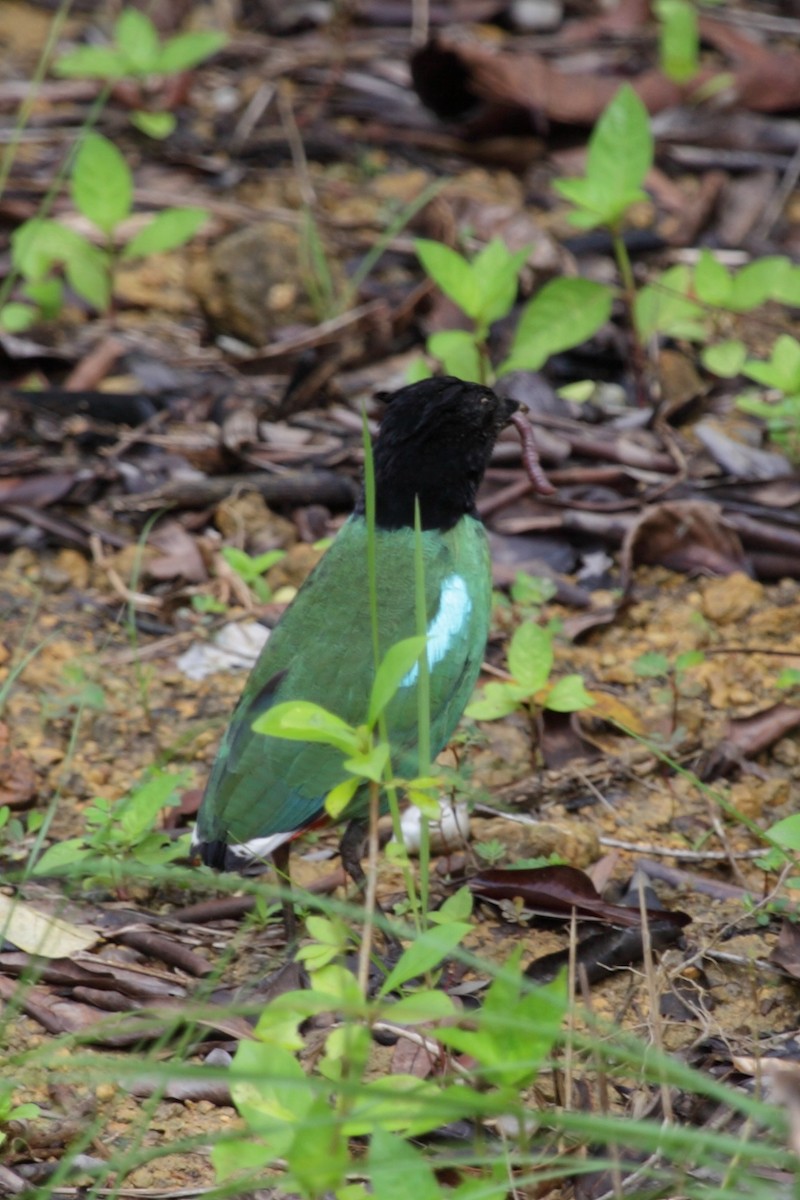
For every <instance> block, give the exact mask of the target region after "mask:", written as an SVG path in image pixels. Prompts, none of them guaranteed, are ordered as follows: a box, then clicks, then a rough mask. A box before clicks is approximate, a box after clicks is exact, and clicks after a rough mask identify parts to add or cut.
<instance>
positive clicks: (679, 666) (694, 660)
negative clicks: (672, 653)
mask: <svg viewBox="0 0 800 1200" xmlns="http://www.w3.org/2000/svg"><path fill="white" fill-rule="evenodd" d="M705 661H706V656H705V654H704V653H703V651H702V650H684V652H683V654H679V655H678V657H677V658H676V659H675V674H676V675H679V674H681V673H682V672H683V671H688V670H690V668H691V667H699V666H700V664H701V663H704V662H705Z"/></svg>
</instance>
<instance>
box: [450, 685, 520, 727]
mask: <svg viewBox="0 0 800 1200" xmlns="http://www.w3.org/2000/svg"><path fill="white" fill-rule="evenodd" d="M527 697H528V690H527V688H524V687H520V686H519V685H515V684H513V683H496V682H494V681H493V682H492V683H487V684H486V686H485V688H484V689H483V691H482V693H481V694H480V695H479V696H478V699H477V700H473V701H472V702H471V703H470V704H468V705H467V707H466V709H465V714H466V716H468V717H469V718H470V720H472V721H497V720H498V719H499V718H500V717H507V716H508V715H509V713H512V712H516V711H517V709H518V708H519V706H520V703H521V701H523V700H525V699H527Z"/></svg>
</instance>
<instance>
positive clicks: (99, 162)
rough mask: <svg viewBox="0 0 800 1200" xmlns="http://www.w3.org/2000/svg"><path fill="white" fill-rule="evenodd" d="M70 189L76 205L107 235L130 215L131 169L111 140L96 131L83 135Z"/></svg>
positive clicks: (131, 196)
mask: <svg viewBox="0 0 800 1200" xmlns="http://www.w3.org/2000/svg"><path fill="white" fill-rule="evenodd" d="M70 190H71V192H72V199H73V201H74V203H75V206H76V208H78V210H79V211H80V212H81V213H83V215H84V216H85V217H88V218H89V220H90V221H92V222H93V223H94V224H95V225H96V226H97V227H98V229H102V230H103V232H104V233H106V234H111V233H113V231H114V230H115V229H116V227H117V225H119V223H120V221H124V220H125V218H126V217H127V216H129V215H130V211H131V206H132V204H133V176H132V175H131V172H130V168H129V167H128V164H127V163H126V161H125V159H124V158H123V156H122V154H121V153H120V151H119V150H118V149H117V147H116V146H115V145H114V143H113V142H110V141H109V140H108V138H104V137H103V136H102V135H101V134H99V133H93V132H89V133H87V134H85V135H84V137H83V141H82V142H81V144H80V146H79V148H78V153H77V154H76V156H75V164H74V166H73V168H72V178H71V180H70Z"/></svg>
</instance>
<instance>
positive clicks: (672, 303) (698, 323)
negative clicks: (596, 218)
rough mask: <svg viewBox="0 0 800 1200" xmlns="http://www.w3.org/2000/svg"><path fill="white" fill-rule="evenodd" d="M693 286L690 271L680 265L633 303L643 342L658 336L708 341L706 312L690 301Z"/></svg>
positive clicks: (671, 269) (643, 289)
mask: <svg viewBox="0 0 800 1200" xmlns="http://www.w3.org/2000/svg"><path fill="white" fill-rule="evenodd" d="M691 286H692V273H691V270H690V268H689V267H687V266H684V265H683V264H679V265H678V266H676V267H670V269H669V270H668V271H664V273H663V274H662V275H661V277H660V278H659V279H658V280H656V281H655V282H653V283H652V284H649V285H648V286H647V287H643V288H641V289H640V291H639V292H638V293H637V296H636V299H635V300H634V304H633V315H634V321H635V324H636V332H637V333H638V335H639V340H640V341H641V342H647V341H649V340H650V338H651V337H653V336H654V335H655V334H661V335H662V336H663V337H674V338H685V339H686V340H687V341H697V342H702V341H704V340H705V338H706V336H707V332H708V324H709V319H708V316H707V314H706V312H705V310H704V309H703V308H701V306H700V305H699V304H697V303H696V302H695V301H694V300H691V299H689V292H690V290H691Z"/></svg>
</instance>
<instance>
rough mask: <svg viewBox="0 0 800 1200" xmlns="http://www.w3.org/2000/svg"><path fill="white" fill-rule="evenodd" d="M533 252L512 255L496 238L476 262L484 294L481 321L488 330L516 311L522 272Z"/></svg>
mask: <svg viewBox="0 0 800 1200" xmlns="http://www.w3.org/2000/svg"><path fill="white" fill-rule="evenodd" d="M528 254H529V248H528V247H526V248H525V249H524V250H517V251H516V253H514V254H512V253H511V252H510V251H509V249H508V247H507V246H506V244H505V243H504V242H502V241H500V239H499V238H493V239H492V241H491V242H489V243H488V245H486V246H484V248H483V249H482V250H481V252H480V254H478V255H477V257H476V258H475V259H474V260H473V263H472V274H473V277H474V278H475V281H476V282H477V285H478V288H479V290H480V293H481V304H480V310H479V320H480V322H481V324H482V325H483V326H485V327H487V328H488V326H489V325H491V324H492V322H493V321H499V320H500V318H501V317H505V316H506V315H507V314H508V313H509V312H510V311H511V309H512V308H513V307H514V301H515V300H516V298H517V291H518V287H519V278H518V277H519V272H520V268H521V267H522V264H523V263H524V262H525V260H526V258H527V257H528Z"/></svg>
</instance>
